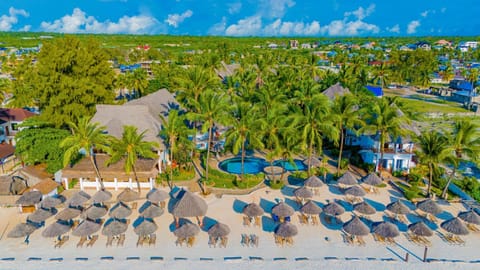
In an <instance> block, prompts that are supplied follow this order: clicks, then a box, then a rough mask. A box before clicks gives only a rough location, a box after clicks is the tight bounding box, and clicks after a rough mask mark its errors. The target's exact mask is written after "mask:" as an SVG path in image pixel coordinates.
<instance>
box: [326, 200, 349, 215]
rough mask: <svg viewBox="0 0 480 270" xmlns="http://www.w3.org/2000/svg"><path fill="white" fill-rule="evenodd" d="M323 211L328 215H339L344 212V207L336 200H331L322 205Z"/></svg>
mask: <svg viewBox="0 0 480 270" xmlns="http://www.w3.org/2000/svg"><path fill="white" fill-rule="evenodd" d="M323 213H325V214H326V215H330V216H339V215H341V214H343V213H345V208H343V206H341V205H340V204H338V203H336V202H331V203H329V204H327V205H325V206H324V207H323Z"/></svg>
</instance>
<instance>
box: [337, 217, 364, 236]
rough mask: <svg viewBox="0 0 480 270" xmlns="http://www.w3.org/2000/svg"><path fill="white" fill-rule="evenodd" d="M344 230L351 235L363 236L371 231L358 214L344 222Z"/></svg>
mask: <svg viewBox="0 0 480 270" xmlns="http://www.w3.org/2000/svg"><path fill="white" fill-rule="evenodd" d="M343 230H344V231H346V232H347V233H349V234H351V235H358V236H363V235H367V234H369V233H370V229H369V228H368V226H367V225H365V223H363V221H361V220H360V219H359V218H358V217H357V216H354V217H352V219H351V220H349V221H347V222H346V223H345V224H343Z"/></svg>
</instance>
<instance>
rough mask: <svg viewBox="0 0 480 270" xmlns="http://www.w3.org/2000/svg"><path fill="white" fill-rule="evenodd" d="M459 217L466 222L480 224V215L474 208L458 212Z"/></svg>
mask: <svg viewBox="0 0 480 270" xmlns="http://www.w3.org/2000/svg"><path fill="white" fill-rule="evenodd" d="M458 217H459V218H461V219H462V220H463V221H465V222H468V223H471V224H476V225H480V217H479V216H478V214H477V212H475V211H473V210H470V211H466V212H462V213H460V214H458Z"/></svg>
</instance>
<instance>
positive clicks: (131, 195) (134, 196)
mask: <svg viewBox="0 0 480 270" xmlns="http://www.w3.org/2000/svg"><path fill="white" fill-rule="evenodd" d="M139 198H140V194H138V192H136V191H133V190H132V189H131V188H125V189H124V190H123V191H122V192H121V193H120V194H118V196H117V200H118V201H120V202H133V201H135V200H138V199H139Z"/></svg>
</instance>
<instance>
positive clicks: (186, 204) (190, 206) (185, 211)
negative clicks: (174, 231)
mask: <svg viewBox="0 0 480 270" xmlns="http://www.w3.org/2000/svg"><path fill="white" fill-rule="evenodd" d="M176 199H177V201H176V202H175V204H174V205H173V208H172V214H173V216H174V217H176V218H186V217H201V216H205V214H206V213H207V208H208V206H207V203H206V202H205V201H204V200H203V199H202V198H200V197H198V196H197V195H195V194H193V193H192V192H190V191H188V190H182V191H180V192H179V194H178V196H177V198H176Z"/></svg>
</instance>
